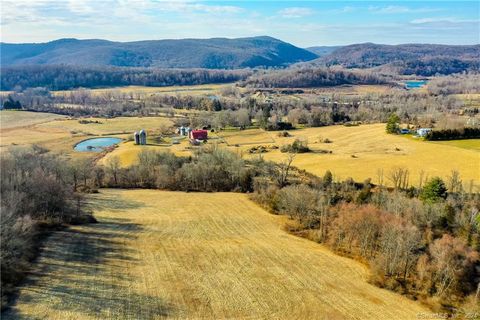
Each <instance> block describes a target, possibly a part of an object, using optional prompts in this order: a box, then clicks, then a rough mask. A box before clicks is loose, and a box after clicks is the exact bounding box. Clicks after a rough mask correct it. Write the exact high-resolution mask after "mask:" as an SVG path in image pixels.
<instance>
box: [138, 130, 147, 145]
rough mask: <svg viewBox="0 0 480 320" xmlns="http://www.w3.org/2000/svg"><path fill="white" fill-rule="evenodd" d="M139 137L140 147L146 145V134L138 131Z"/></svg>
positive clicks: (143, 131)
mask: <svg viewBox="0 0 480 320" xmlns="http://www.w3.org/2000/svg"><path fill="white" fill-rule="evenodd" d="M139 136H140V144H141V145H146V144H147V132H146V131H145V130H143V129H142V130H140V133H139Z"/></svg>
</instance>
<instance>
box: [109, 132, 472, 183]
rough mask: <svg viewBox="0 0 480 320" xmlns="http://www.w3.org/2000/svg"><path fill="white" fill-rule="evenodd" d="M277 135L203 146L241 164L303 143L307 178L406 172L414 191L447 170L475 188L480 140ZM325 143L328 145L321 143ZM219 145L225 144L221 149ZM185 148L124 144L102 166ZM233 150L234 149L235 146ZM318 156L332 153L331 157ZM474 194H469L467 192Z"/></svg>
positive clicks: (277, 157)
mask: <svg viewBox="0 0 480 320" xmlns="http://www.w3.org/2000/svg"><path fill="white" fill-rule="evenodd" d="M277 134H278V132H266V131H263V130H260V129H249V130H243V131H239V130H238V131H234V130H232V131H222V132H220V133H219V134H218V135H216V134H210V136H211V138H212V139H211V140H209V144H213V143H220V145H221V146H225V147H227V148H229V149H230V150H232V151H234V152H237V153H241V154H243V156H244V157H246V158H252V157H257V156H258V155H257V154H249V153H248V149H249V148H251V147H252V146H258V145H265V146H271V145H276V146H278V147H281V146H282V145H284V144H288V143H292V142H293V141H294V140H295V139H300V140H305V141H307V142H308V145H309V147H310V148H311V149H312V150H313V152H311V153H304V154H297V155H296V157H295V159H294V161H293V165H294V166H296V167H298V168H300V169H305V170H307V171H308V172H310V173H313V174H316V175H319V176H322V175H323V174H325V171H327V170H330V171H331V172H332V173H333V174H334V176H335V177H336V179H338V180H344V179H346V178H349V177H352V178H353V179H355V180H356V181H364V180H365V179H367V178H371V179H372V181H373V182H374V183H378V182H379V180H380V177H379V171H382V170H383V183H384V184H386V185H391V183H392V182H391V181H390V180H389V178H388V176H389V174H390V172H391V171H392V170H394V169H395V168H407V169H409V171H410V179H409V180H410V184H411V185H414V186H417V185H418V183H419V180H420V175H421V172H422V171H423V172H424V175H423V178H424V179H425V178H428V177H430V178H431V177H433V176H440V177H442V178H444V179H446V178H447V177H448V176H449V175H450V174H451V171H452V170H457V171H458V172H459V173H460V175H461V177H462V179H463V181H464V186H465V188H466V189H467V190H469V188H470V183H471V181H473V184H474V188H479V187H480V140H479V139H473V140H455V141H439V142H427V141H423V140H420V139H416V138H411V137H405V136H396V135H389V134H386V133H385V125H384V124H373V125H361V126H356V127H345V126H340V125H339V126H330V127H321V128H305V129H299V130H293V131H290V134H291V137H287V138H283V137H278V135H277ZM325 138H328V139H329V140H331V141H332V143H322V142H320V141H321V140H323V139H325ZM222 141H225V144H222ZM188 145H189V144H188V142H187V141H183V142H182V143H181V144H180V145H174V146H172V147H151V146H147V147H142V146H135V145H133V144H128V143H124V144H122V145H120V147H119V148H117V149H116V150H115V151H113V152H112V153H110V154H108V155H107V156H106V157H105V158H104V160H103V161H107V159H109V158H110V157H112V156H119V158H120V160H121V163H122V164H123V165H124V166H128V165H131V164H133V163H135V161H136V160H137V155H138V153H139V152H141V151H142V150H145V149H154V150H159V151H167V150H170V151H172V152H174V153H175V154H177V155H188V154H189V151H188V149H186V148H187V147H188ZM237 145H238V146H237ZM321 150H328V151H332V153H331V154H324V153H321ZM262 157H263V158H264V159H266V160H271V161H277V162H281V161H285V160H286V158H287V154H285V153H281V152H280V150H270V151H269V152H267V153H263V154H262ZM473 191H475V190H473Z"/></svg>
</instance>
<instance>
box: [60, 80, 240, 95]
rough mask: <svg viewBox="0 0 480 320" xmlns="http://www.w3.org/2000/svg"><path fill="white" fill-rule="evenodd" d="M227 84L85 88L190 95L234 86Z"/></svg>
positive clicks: (97, 91)
mask: <svg viewBox="0 0 480 320" xmlns="http://www.w3.org/2000/svg"><path fill="white" fill-rule="evenodd" d="M232 85H233V84H232V83H227V84H201V85H191V86H165V87H147V86H124V87H112V88H102V89H85V90H87V91H88V92H90V93H92V94H94V95H103V94H106V93H107V94H115V93H119V94H190V95H208V94H217V93H219V92H220V90H221V89H222V88H225V87H228V86H232ZM73 91H75V90H59V91H52V93H53V94H54V95H58V96H62V95H68V94H70V93H72V92H73Z"/></svg>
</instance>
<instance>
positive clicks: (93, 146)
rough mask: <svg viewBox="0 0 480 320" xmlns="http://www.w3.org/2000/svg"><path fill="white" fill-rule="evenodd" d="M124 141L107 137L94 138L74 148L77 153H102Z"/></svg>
mask: <svg viewBox="0 0 480 320" xmlns="http://www.w3.org/2000/svg"><path fill="white" fill-rule="evenodd" d="M120 141H122V139H120V138H113V137H105V138H93V139H88V140H84V141H82V142H80V143H77V144H76V145H75V147H74V148H73V149H74V150H75V151H88V152H101V151H103V149H105V148H107V147H111V146H113V145H115V144H117V143H119V142H120Z"/></svg>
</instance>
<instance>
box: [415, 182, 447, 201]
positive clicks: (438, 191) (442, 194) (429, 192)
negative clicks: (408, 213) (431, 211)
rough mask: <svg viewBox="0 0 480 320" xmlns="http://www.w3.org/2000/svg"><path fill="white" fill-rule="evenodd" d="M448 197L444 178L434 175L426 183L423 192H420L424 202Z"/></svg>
mask: <svg viewBox="0 0 480 320" xmlns="http://www.w3.org/2000/svg"><path fill="white" fill-rule="evenodd" d="M446 197H447V187H446V186H445V183H444V182H443V180H442V179H440V178H439V177H434V178H432V179H431V180H430V181H428V182H427V183H426V184H425V187H423V189H422V192H421V193H420V199H422V200H423V201H424V202H437V201H439V200H441V199H445V198H446Z"/></svg>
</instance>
